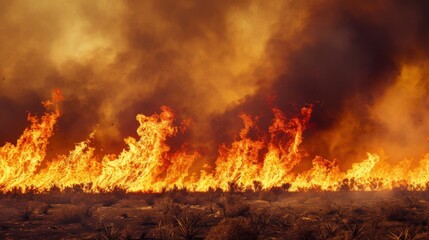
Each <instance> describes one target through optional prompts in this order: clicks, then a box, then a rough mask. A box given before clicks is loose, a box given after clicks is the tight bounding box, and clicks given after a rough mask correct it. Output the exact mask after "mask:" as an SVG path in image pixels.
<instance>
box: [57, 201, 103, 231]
mask: <svg viewBox="0 0 429 240" xmlns="http://www.w3.org/2000/svg"><path fill="white" fill-rule="evenodd" d="M94 210H95V209H94V206H93V205H89V204H82V205H78V206H74V205H72V206H66V207H64V208H63V209H61V210H60V212H59V215H58V216H57V221H58V222H59V223H61V224H72V223H79V224H81V225H82V226H85V225H86V224H87V223H88V221H89V220H91V218H92V217H93V213H94Z"/></svg>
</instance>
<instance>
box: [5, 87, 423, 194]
mask: <svg viewBox="0 0 429 240" xmlns="http://www.w3.org/2000/svg"><path fill="white" fill-rule="evenodd" d="M62 99H63V97H62V95H61V92H60V91H59V90H54V91H53V94H52V100H50V101H46V102H44V103H43V105H44V106H45V107H46V108H47V110H50V111H49V112H48V113H45V114H44V115H43V116H42V117H41V118H38V117H36V116H32V115H29V116H28V120H29V121H30V123H31V126H30V127H29V128H27V129H25V130H24V133H23V134H22V135H21V137H20V138H19V139H18V141H17V142H16V144H12V143H6V144H5V145H4V146H2V147H1V148H0V176H1V177H0V185H1V190H2V191H3V192H7V191H10V190H12V189H14V188H20V189H21V190H22V191H25V190H26V188H28V187H33V188H35V189H36V190H37V191H44V190H46V189H49V188H50V187H52V186H53V185H55V186H57V187H59V188H60V189H61V190H63V189H65V188H67V187H72V186H73V185H76V184H82V185H83V186H84V190H85V191H93V192H98V191H109V190H113V189H115V188H123V189H125V190H126V191H129V192H139V191H142V192H160V191H162V190H164V189H167V190H168V189H172V188H173V187H179V188H187V189H189V190H191V191H207V190H208V189H209V188H220V189H223V190H228V189H229V188H230V187H231V186H235V187H236V188H237V189H239V190H245V189H253V190H259V189H270V188H274V187H281V186H283V185H284V184H290V190H291V191H305V190H309V189H317V190H329V191H338V190H341V189H345V188H346V189H348V190H354V191H358V190H365V191H369V190H383V189H392V188H394V187H398V186H402V187H406V188H409V189H415V190H423V189H425V188H426V183H427V182H428V181H429V176H428V175H427V174H426V173H427V172H428V170H429V161H428V159H429V154H428V155H426V156H424V158H423V159H422V160H421V161H420V163H419V165H418V166H417V167H416V168H411V164H410V161H408V160H404V161H402V162H401V163H399V164H397V165H395V166H391V165H389V164H388V163H387V162H386V161H385V159H384V158H383V155H382V154H374V153H368V157H367V159H365V160H363V161H362V162H359V163H355V164H353V165H352V167H351V168H350V169H349V170H347V171H345V172H341V171H340V168H339V165H338V162H337V161H335V160H333V161H331V160H328V159H324V158H322V157H320V156H317V157H316V158H315V159H314V160H313V167H312V168H311V169H309V170H307V171H304V172H301V173H297V172H296V171H295V167H296V166H297V165H298V164H299V163H300V162H301V160H302V158H303V154H304V153H303V151H302V149H301V148H300V144H301V142H302V141H303V138H302V133H303V131H304V130H305V128H306V125H307V123H308V121H309V119H310V116H311V112H312V106H309V107H304V108H302V109H301V113H300V116H297V117H294V118H291V119H287V118H286V117H285V115H284V114H283V112H282V111H280V109H278V108H274V109H273V114H274V119H273V121H272V123H271V125H270V127H269V129H268V133H267V135H266V136H264V135H262V136H253V135H254V134H251V132H253V131H256V132H258V133H259V132H260V130H259V129H258V128H257V125H256V120H255V119H254V118H252V117H250V116H248V115H246V114H242V115H241V119H242V120H243V122H244V127H243V129H242V130H241V131H240V133H239V135H238V139H237V140H235V141H234V142H232V143H231V144H230V145H226V144H223V145H221V146H220V148H219V156H218V158H217V160H216V161H215V166H214V168H213V171H212V172H208V171H205V170H201V171H200V172H199V173H191V172H190V168H191V166H192V165H193V164H194V162H195V161H197V160H198V159H199V156H200V155H199V154H198V153H188V152H187V151H186V149H185V148H184V147H183V148H181V149H180V150H178V151H176V152H172V151H171V149H170V147H169V146H168V145H167V144H166V140H167V139H168V138H169V137H172V136H174V135H175V134H177V133H178V131H179V130H180V128H179V127H177V126H175V125H174V114H173V112H172V110H171V109H170V108H168V107H165V106H164V107H162V108H161V113H160V114H154V115H152V116H145V115H142V114H139V115H137V117H136V119H137V121H138V122H139V124H140V126H139V127H138V129H137V134H138V138H134V137H128V138H126V139H125V143H126V144H127V147H126V148H125V149H123V150H122V152H121V153H119V154H118V155H106V156H101V157H100V156H96V155H95V148H94V147H91V139H92V138H93V135H94V133H92V134H91V135H90V138H89V139H88V140H86V141H83V142H80V143H78V144H76V146H75V148H74V149H73V150H71V151H70V152H69V153H68V154H67V155H58V156H56V157H55V158H54V159H52V161H50V162H49V163H45V164H42V162H44V161H45V157H46V150H47V146H48V142H49V141H48V140H49V138H50V137H51V136H52V135H53V128H54V125H55V123H56V121H57V120H58V118H59V117H60V103H61V101H62ZM404 184H405V185H404Z"/></svg>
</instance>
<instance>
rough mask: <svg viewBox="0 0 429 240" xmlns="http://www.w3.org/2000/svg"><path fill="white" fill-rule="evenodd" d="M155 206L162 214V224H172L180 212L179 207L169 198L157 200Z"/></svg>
mask: <svg viewBox="0 0 429 240" xmlns="http://www.w3.org/2000/svg"><path fill="white" fill-rule="evenodd" d="M157 205H158V206H159V208H160V210H161V212H162V221H163V222H164V223H172V222H174V219H175V218H176V217H177V216H179V214H180V213H181V212H182V209H181V208H180V206H179V205H178V204H177V203H174V202H173V200H172V199H171V198H169V197H166V198H163V199H159V201H158V202H157Z"/></svg>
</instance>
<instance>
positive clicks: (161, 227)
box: [158, 221, 177, 240]
mask: <svg viewBox="0 0 429 240" xmlns="http://www.w3.org/2000/svg"><path fill="white" fill-rule="evenodd" d="M158 231H159V238H160V239H161V240H176V239H177V238H176V232H175V231H174V226H173V224H172V223H164V222H162V221H161V222H160V223H159V224H158Z"/></svg>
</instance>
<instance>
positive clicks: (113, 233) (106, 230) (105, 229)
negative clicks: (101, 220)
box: [95, 223, 123, 240]
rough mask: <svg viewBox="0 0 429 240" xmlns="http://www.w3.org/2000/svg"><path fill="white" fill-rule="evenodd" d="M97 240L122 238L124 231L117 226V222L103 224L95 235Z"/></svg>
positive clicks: (118, 239) (119, 239) (117, 239)
mask: <svg viewBox="0 0 429 240" xmlns="http://www.w3.org/2000/svg"><path fill="white" fill-rule="evenodd" d="M95 239H96V240H121V239H123V238H122V231H121V229H120V228H118V227H116V226H115V224H113V223H110V224H103V226H101V227H100V228H99V229H97V234H96V236H95Z"/></svg>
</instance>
